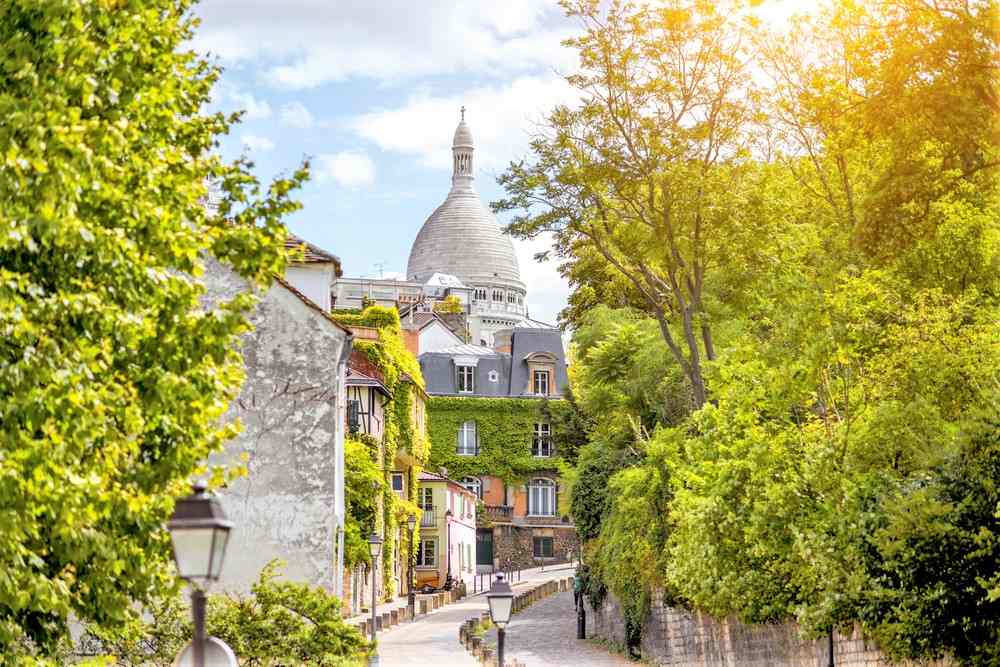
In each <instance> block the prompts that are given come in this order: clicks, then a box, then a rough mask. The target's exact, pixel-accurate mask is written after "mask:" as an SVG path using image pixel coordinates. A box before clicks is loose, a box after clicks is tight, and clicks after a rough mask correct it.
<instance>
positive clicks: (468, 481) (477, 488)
mask: <svg viewBox="0 0 1000 667" xmlns="http://www.w3.org/2000/svg"><path fill="white" fill-rule="evenodd" d="M462 486H464V487H465V488H466V489H468V490H469V491H472V492H473V493H474V494H476V498H480V499H482V497H483V482H482V481H481V480H480V479H479V478H478V477H463V478H462Z"/></svg>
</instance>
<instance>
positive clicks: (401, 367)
mask: <svg viewBox="0 0 1000 667" xmlns="http://www.w3.org/2000/svg"><path fill="white" fill-rule="evenodd" d="M333 316H334V317H335V318H336V319H337V321H339V322H340V323H341V324H344V325H345V326H348V327H350V326H356V327H371V328H374V329H376V330H378V340H377V341H372V340H360V341H356V342H355V343H354V348H355V349H356V350H358V351H359V352H361V353H363V354H364V355H365V356H366V357H367V358H368V360H369V361H370V362H371V363H372V365H374V366H375V367H376V368H377V369H378V370H379V372H380V373H381V375H382V381H383V383H384V384H385V387H386V389H388V391H389V394H390V397H391V398H390V399H389V404H387V405H386V406H385V422H384V427H383V428H384V430H383V437H382V443H381V446H380V447H378V448H377V450H376V451H377V452H378V456H377V457H376V458H377V462H376V463H377V465H378V467H379V468H380V470H381V474H382V483H381V484H380V485H379V487H378V489H376V495H378V494H381V500H382V503H381V505H382V511H381V513H380V516H379V517H378V520H376V521H375V523H376V524H377V525H376V529H378V527H379V525H380V526H381V528H382V529H383V530H382V533H383V535H385V542H384V544H383V546H382V575H383V576H382V581H383V582H384V585H383V591H384V595H385V599H391V598H392V597H394V596H395V594H396V586H395V577H394V575H395V572H394V571H393V565H394V560H395V556H396V540H395V536H396V533H397V531H398V529H399V527H400V525H401V524H405V522H406V517H407V516H408V515H410V514H412V515H416V514H417V513H418V508H417V505H416V488H417V480H418V478H419V474H420V473H419V470H420V465H421V464H422V463H425V462H426V460H427V456H428V454H429V449H430V448H429V446H428V443H427V439H426V437H425V436H423V435H422V434H421V432H420V428H418V425H417V423H416V410H415V408H414V401H415V396H414V394H415V392H416V393H419V394H424V378H423V375H422V374H421V373H420V364H419V363H418V362H417V359H416V357H414V356H413V354H411V353H410V351H409V350H407V349H406V344H405V343H404V341H403V334H402V328H401V326H400V322H399V313H398V312H397V311H396V310H395V309H394V308H384V307H382V306H368V307H367V308H365V309H364V310H363V311H361V312H360V313H357V312H349V313H343V314H342V313H339V312H335V313H334V314H333ZM376 444H377V443H376ZM401 451H406V452H408V453H409V454H410V456H412V457H413V458H414V459H415V460H416V461H417V462H418V463H417V464H416V465H412V466H409V482H410V483H409V489H410V494H409V498H407V499H403V498H400V497H399V496H397V495H396V494H395V493H394V492H393V490H392V484H391V483H390V479H389V476H390V474H391V473H392V471H393V469H394V467H395V460H396V456H397V454H399V453H400V452H401ZM414 532H415V533H416V531H414ZM411 537H414V536H411ZM415 543H416V542H414V544H415ZM403 571H404V572H406V571H407V568H406V567H405V564H404V567H403Z"/></svg>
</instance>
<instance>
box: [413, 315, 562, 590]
mask: <svg viewBox="0 0 1000 667" xmlns="http://www.w3.org/2000/svg"><path fill="white" fill-rule="evenodd" d="M494 340H495V345H494V346H493V347H485V346H479V345H457V346H454V347H451V348H446V349H443V350H437V351H434V352H425V353H423V354H421V355H420V367H421V371H422V373H423V375H424V379H425V382H426V387H427V392H428V394H430V396H431V398H430V401H429V403H428V434H429V436H430V440H431V455H430V462H429V464H428V467H429V468H430V469H432V470H437V469H440V468H444V469H446V470H447V471H448V476H449V477H451V478H452V479H456V480H458V481H459V482H460V483H461V484H462V485H463V486H465V487H466V488H467V489H469V490H470V491H472V492H473V493H475V494H476V496H477V497H478V498H479V500H480V501H481V504H480V511H479V516H478V521H477V535H476V564H477V567H478V568H479V570H480V571H490V570H491V569H494V568H500V567H503V566H505V565H507V564H508V563H510V564H512V565H514V566H515V567H522V568H525V567H533V566H537V565H542V564H546V565H547V564H550V563H560V562H566V561H568V560H569V559H570V558H571V557H572V554H573V553H574V552H577V543H576V530H575V528H574V526H573V524H572V522H571V521H570V519H569V517H568V512H567V509H566V504H567V501H568V499H567V498H566V497H565V496H566V494H565V493H563V492H562V488H561V480H560V476H559V467H560V462H561V457H560V452H559V450H558V448H557V447H556V443H557V442H558V440H559V437H558V436H559V434H558V433H555V432H554V431H553V423H554V422H557V421H558V420H557V419H554V418H553V417H554V415H555V414H556V413H558V412H560V411H564V410H567V409H568V406H567V405H566V402H565V401H564V400H563V399H562V396H563V392H564V391H565V390H566V387H567V386H568V382H569V378H568V376H567V372H566V359H565V354H564V351H563V343H562V334H561V332H560V331H559V330H558V329H556V328H552V327H541V326H539V325H538V324H537V323H530V324H529V325H526V326H518V327H514V328H511V329H506V330H501V331H497V332H496V333H495V337H494Z"/></svg>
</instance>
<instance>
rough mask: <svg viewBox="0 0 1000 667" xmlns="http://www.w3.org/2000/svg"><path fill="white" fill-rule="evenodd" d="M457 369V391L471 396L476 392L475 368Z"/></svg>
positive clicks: (462, 367) (459, 367)
mask: <svg viewBox="0 0 1000 667" xmlns="http://www.w3.org/2000/svg"><path fill="white" fill-rule="evenodd" d="M456 368H457V369H458V391H459V392H461V393H463V394H471V393H473V392H474V391H475V390H476V367H475V366H456Z"/></svg>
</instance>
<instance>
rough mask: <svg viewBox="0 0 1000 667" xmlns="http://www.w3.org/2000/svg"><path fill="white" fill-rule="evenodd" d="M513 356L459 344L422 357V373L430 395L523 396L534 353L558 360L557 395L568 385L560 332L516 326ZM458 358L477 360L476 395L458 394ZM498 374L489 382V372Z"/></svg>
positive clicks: (426, 353) (476, 346) (513, 337)
mask: <svg viewBox="0 0 1000 667" xmlns="http://www.w3.org/2000/svg"><path fill="white" fill-rule="evenodd" d="M511 351H512V353H511V354H507V353H505V352H496V351H494V350H491V349H490V348H487V347H482V346H479V345H456V346H455V347H450V348H447V349H444V350H438V351H435V352H425V353H424V354H421V355H420V370H421V372H422V373H423V375H424V380H425V381H426V383H427V393H428V394H431V395H438V396H441V395H445V396H480V397H522V396H526V394H524V393H522V392H523V390H524V388H525V387H527V386H528V364H527V362H526V361H525V359H526V357H528V356H529V355H531V354H533V353H535V352H548V353H550V354H552V355H553V356H554V357H555V358H556V369H555V375H556V377H555V380H556V389H557V390H558V393H553V394H552V396H554V397H558V396H560V395H562V391H563V388H564V387H566V386H567V384H568V383H569V377H568V375H567V373H566V355H565V352H564V351H563V343H562V332H561V331H560V330H559V329H532V328H521V327H516V328H514V330H513V334H512V344H511ZM456 357H475V358H476V359H477V365H476V372H475V392H474V393H472V394H465V393H461V394H460V393H458V387H457V382H458V377H457V373H456V371H455V358H456ZM494 370H495V371H497V376H498V377H497V382H490V381H489V374H490V371H494Z"/></svg>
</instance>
